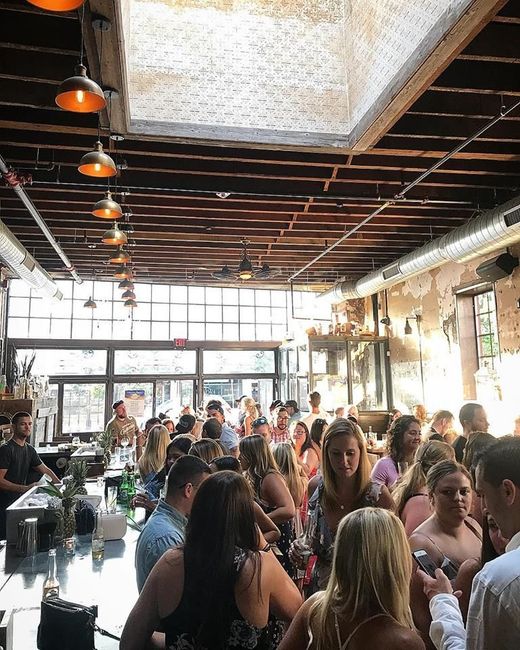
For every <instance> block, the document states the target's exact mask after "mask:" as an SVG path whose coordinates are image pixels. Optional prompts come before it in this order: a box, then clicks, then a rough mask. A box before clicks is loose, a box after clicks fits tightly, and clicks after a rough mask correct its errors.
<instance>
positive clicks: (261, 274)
mask: <svg viewBox="0 0 520 650" xmlns="http://www.w3.org/2000/svg"><path fill="white" fill-rule="evenodd" d="M240 243H241V244H242V259H241V260H240V264H239V265H238V267H237V268H236V269H232V268H230V267H229V266H227V265H225V266H223V267H222V269H221V270H220V271H215V272H214V273H212V274H211V277H213V278H215V279H216V280H251V279H253V278H254V279H255V280H266V279H268V278H273V277H275V276H276V275H278V274H279V273H280V271H279V270H278V269H271V267H270V266H269V264H266V263H264V264H262V265H261V266H254V265H253V262H252V261H251V259H250V258H249V256H248V254H247V246H248V245H249V243H250V242H249V241H248V240H247V239H242V241H241V242H240Z"/></svg>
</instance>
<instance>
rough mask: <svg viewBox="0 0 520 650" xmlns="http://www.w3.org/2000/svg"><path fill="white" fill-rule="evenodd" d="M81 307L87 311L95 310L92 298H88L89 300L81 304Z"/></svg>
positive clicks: (95, 306)
mask: <svg viewBox="0 0 520 650" xmlns="http://www.w3.org/2000/svg"><path fill="white" fill-rule="evenodd" d="M83 307H88V308H89V309H96V308H97V305H96V303H95V302H94V300H92V296H89V299H88V300H87V301H86V302H84V303H83Z"/></svg>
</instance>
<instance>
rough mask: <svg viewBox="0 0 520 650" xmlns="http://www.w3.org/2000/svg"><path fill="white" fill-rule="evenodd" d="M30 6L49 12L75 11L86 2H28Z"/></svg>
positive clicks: (76, 0) (34, 0)
mask: <svg viewBox="0 0 520 650" xmlns="http://www.w3.org/2000/svg"><path fill="white" fill-rule="evenodd" d="M27 1H28V2H29V4H31V5H34V6H35V7H39V8H40V9H46V10H47V11H73V10H74V9H77V8H78V7H81V5H82V4H83V2H84V1H85V0H27Z"/></svg>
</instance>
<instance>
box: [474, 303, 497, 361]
mask: <svg viewBox="0 0 520 650" xmlns="http://www.w3.org/2000/svg"><path fill="white" fill-rule="evenodd" d="M473 309H474V313H475V332H476V337H477V356H478V367H479V368H489V369H494V368H495V363H496V361H497V360H498V357H499V348H498V327H497V313H496V306H495V295H494V293H493V291H486V292H485V293H480V294H478V295H477V296H474V298H473Z"/></svg>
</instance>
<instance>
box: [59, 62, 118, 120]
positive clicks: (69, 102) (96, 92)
mask: <svg viewBox="0 0 520 650" xmlns="http://www.w3.org/2000/svg"><path fill="white" fill-rule="evenodd" d="M55 101H56V104H58V106H59V107H60V108H63V110H64V111H72V112H73V113H96V112H97V111H100V110H101V109H102V108H105V106H106V105H107V100H106V99H105V95H104V94H103V91H102V90H101V88H100V87H99V86H98V85H97V83H96V82H95V81H92V79H89V78H88V77H87V68H85V66H84V65H83V64H82V63H80V64H79V65H77V66H76V68H75V69H74V76H73V77H69V78H68V79H65V81H62V83H61V84H60V87H59V88H58V92H57V93H56V99H55Z"/></svg>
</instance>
